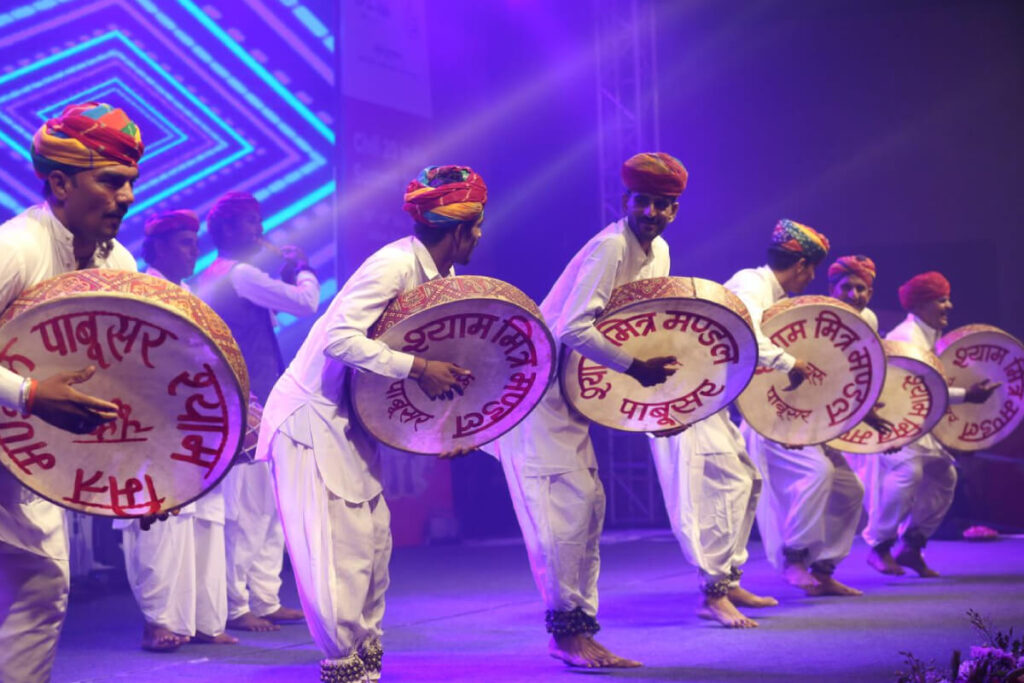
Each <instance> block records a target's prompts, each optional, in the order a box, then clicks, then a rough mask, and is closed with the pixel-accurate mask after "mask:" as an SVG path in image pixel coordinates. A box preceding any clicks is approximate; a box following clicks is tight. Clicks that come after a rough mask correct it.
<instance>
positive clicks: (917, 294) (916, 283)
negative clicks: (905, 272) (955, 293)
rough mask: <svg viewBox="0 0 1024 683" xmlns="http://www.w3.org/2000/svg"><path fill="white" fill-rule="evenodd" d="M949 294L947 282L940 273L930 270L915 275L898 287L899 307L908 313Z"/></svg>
mask: <svg viewBox="0 0 1024 683" xmlns="http://www.w3.org/2000/svg"><path fill="white" fill-rule="evenodd" d="M949 294H950V286H949V280H947V279H946V278H945V277H944V276H943V275H942V273H939V272H936V271H934V270H932V271H929V272H927V273H921V274H920V275H915V276H914V277H912V278H910V279H909V280H907V281H906V282H905V283H904V284H903V285H902V286H901V287H900V306H902V307H903V310H905V311H910V310H912V309H914V308H916V307H917V306H919V305H921V304H923V303H927V302H929V301H931V300H933V299H941V298H942V297H944V296H949Z"/></svg>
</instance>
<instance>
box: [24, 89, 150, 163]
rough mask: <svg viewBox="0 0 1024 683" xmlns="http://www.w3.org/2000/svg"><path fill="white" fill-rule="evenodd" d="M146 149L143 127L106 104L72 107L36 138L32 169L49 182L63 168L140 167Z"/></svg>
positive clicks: (43, 128)
mask: <svg viewBox="0 0 1024 683" xmlns="http://www.w3.org/2000/svg"><path fill="white" fill-rule="evenodd" d="M144 150H145V147H144V146H143V144H142V135H141V134H140V133H139V127H138V126H136V125H135V123H134V122H133V121H132V120H131V119H129V118H128V115H127V114H125V113H124V112H123V111H122V110H120V109H115V108H114V107H111V106H110V105H109V104H104V103H102V102H85V103H83V104H69V105H68V106H67V107H65V108H64V111H63V112H61V115H60V116H58V117H56V118H52V119H50V120H49V121H47V122H46V123H44V124H43V125H42V126H40V128H39V130H37V131H36V134H35V136H33V138H32V165H33V166H34V167H35V170H36V175H38V176H39V177H40V178H45V177H46V176H47V175H48V174H49V173H50V171H53V170H55V169H59V168H82V169H91V168H100V167H102V166H116V165H118V164H122V165H124V166H132V167H135V166H138V163H139V159H140V158H142V153H143V151H144Z"/></svg>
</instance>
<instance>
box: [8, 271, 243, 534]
mask: <svg viewBox="0 0 1024 683" xmlns="http://www.w3.org/2000/svg"><path fill="white" fill-rule="evenodd" d="M0 363H3V364H4V366H6V367H7V368H9V369H11V370H13V371H14V372H17V373H19V374H22V375H26V376H28V375H31V376H32V377H34V378H36V379H45V378H47V377H49V376H51V375H53V374H56V373H59V372H66V371H72V370H79V369H81V368H84V367H86V366H88V365H94V366H96V374H95V375H93V377H92V378H91V379H89V380H88V381H86V382H85V383H83V384H81V385H77V386H76V387H75V388H76V389H79V390H80V391H83V392H85V393H88V394H91V395H93V396H97V397H99V398H102V399H105V400H109V401H111V402H113V403H115V404H117V406H118V409H119V410H118V417H117V419H116V420H114V421H113V422H109V423H107V424H104V425H101V426H100V427H98V428H97V429H96V430H95V431H93V432H92V433H90V434H72V433H71V432H67V431H64V430H62V429H58V428H56V427H53V426H51V425H49V424H47V423H45V422H43V421H42V420H41V419H39V418H37V417H28V418H26V417H23V416H21V415H19V414H17V413H16V412H15V411H8V410H4V411H2V412H0V446H2V448H0V463H2V464H3V465H4V467H6V468H7V469H8V470H9V471H10V472H11V473H12V474H13V475H14V476H15V477H16V478H17V479H18V480H19V481H21V482H22V483H23V484H24V485H25V486H27V487H29V488H30V489H32V490H33V491H35V492H36V493H38V494H39V495H41V496H43V497H44V498H47V499H49V500H51V501H53V502H54V503H56V504H58V505H62V506H64V507H67V508H70V509H73V510H78V511H80V512H87V513H91V514H94V515H101V516H108V517H136V516H141V515H153V514H158V513H161V512H165V511H167V510H170V509H172V508H176V507H180V506H182V505H185V504H187V503H189V502H191V501H192V500H195V499H196V498H198V497H199V496H200V495H201V494H202V493H204V492H205V491H207V490H208V489H210V488H212V487H213V486H215V485H216V484H217V482H218V481H220V479H221V477H223V475H224V474H225V473H226V472H227V470H228V468H229V467H230V466H231V462H232V459H233V458H234V456H235V454H236V453H237V452H238V449H239V447H240V445H241V443H242V437H243V434H244V431H245V420H246V403H247V401H246V397H247V396H248V394H249V376H248V374H247V372H246V367H245V361H244V360H243V358H242V354H241V352H240V351H239V349H238V346H237V345H236V344H235V341H234V338H233V337H232V336H231V332H230V331H229V330H228V328H227V325H225V324H224V321H223V320H221V319H220V318H219V317H218V316H217V314H216V313H214V312H213V309H211V308H210V307H209V306H207V305H206V304H204V303H203V302H202V301H200V300H199V299H198V298H196V297H195V296H193V295H191V294H189V293H188V292H186V291H185V290H184V289H182V288H181V287H178V286H177V285H175V284H173V283H171V282H168V281H167V280H162V279H160V278H156V277H152V276H150V275H145V274H142V273H135V272H131V271H118V270H80V271H74V272H71V273H65V274H64V275H60V276H58V277H56V278H53V279H51V280H47V281H45V282H42V283H40V284H38V285H36V286H35V287H32V288H31V289H29V290H27V291H26V292H24V293H23V294H22V295H21V297H19V298H18V299H17V300H16V301H15V302H14V303H12V304H11V306H10V307H8V309H7V310H6V311H5V312H4V314H3V316H2V317H0Z"/></svg>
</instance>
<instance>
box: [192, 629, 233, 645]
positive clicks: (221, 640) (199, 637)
mask: <svg viewBox="0 0 1024 683" xmlns="http://www.w3.org/2000/svg"><path fill="white" fill-rule="evenodd" d="M192 642H193V643H201V644H204V645H234V644H235V643H237V642H238V638H235V637H234V636H229V635H228V634H227V633H221V634H220V635H216V636H211V635H210V634H209V633H203V632H202V631H196V635H195V636H194V637H193V638H192Z"/></svg>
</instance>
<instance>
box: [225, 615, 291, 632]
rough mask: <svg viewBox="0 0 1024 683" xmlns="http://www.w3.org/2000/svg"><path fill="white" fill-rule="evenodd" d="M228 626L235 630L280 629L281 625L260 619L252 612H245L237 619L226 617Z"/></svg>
mask: <svg viewBox="0 0 1024 683" xmlns="http://www.w3.org/2000/svg"><path fill="white" fill-rule="evenodd" d="M228 628H233V629H235V630H236V631H280V630H281V627H280V626H278V625H277V624H275V623H274V622H272V621H267V620H266V619H260V618H259V617H258V616H256V615H255V614H253V613H252V612H246V613H245V614H243V615H242V616H240V617H238V618H237V619H228Z"/></svg>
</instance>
